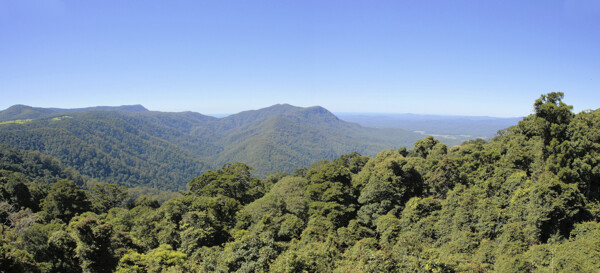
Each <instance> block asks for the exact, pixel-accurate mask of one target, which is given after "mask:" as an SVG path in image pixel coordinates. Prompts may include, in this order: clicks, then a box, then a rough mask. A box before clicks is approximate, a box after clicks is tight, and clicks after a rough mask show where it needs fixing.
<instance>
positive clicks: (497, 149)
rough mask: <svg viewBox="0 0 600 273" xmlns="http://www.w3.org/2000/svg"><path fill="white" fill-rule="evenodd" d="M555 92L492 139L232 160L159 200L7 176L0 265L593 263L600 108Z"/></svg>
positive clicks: (299, 268) (434, 268)
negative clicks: (306, 157) (258, 172)
mask: <svg viewBox="0 0 600 273" xmlns="http://www.w3.org/2000/svg"><path fill="white" fill-rule="evenodd" d="M562 98H563V94H562V93H550V94H547V95H543V96H542V97H541V98H540V99H539V100H538V101H536V103H535V104H534V109H535V114H533V115H531V116H529V117H526V118H525V119H523V120H522V121H521V122H519V124H518V125H516V126H513V127H511V128H508V129H506V130H503V131H502V132H499V134H498V136H497V137H495V138H494V139H493V140H491V141H489V142H486V141H483V140H473V141H469V142H465V143H463V144H462V145H459V146H454V147H451V148H448V147H447V146H446V145H445V144H443V143H441V142H440V141H438V140H436V139H434V138H433V137H427V138H425V139H422V140H419V141H417V142H415V144H414V147H413V149H411V150H407V149H404V148H401V149H398V150H386V151H382V152H380V153H379V154H378V155H376V156H374V157H367V156H362V155H360V154H358V153H352V154H348V155H343V156H341V157H338V158H336V159H334V160H331V161H330V160H322V161H319V162H316V163H314V164H313V165H311V166H310V167H309V168H304V169H297V170H296V171H294V173H293V174H290V175H287V174H284V173H275V174H271V175H269V176H267V177H266V178H264V179H258V178H255V177H253V176H251V175H250V170H251V168H250V167H248V166H247V165H245V164H242V163H233V164H226V165H225V166H223V168H221V169H220V170H217V171H211V172H207V173H205V174H204V175H202V176H200V177H197V178H195V179H193V180H192V181H191V182H190V183H189V191H187V192H185V193H184V194H183V195H182V196H180V197H176V198H172V199H170V200H168V201H166V202H164V203H162V205H159V203H158V202H156V200H153V199H151V198H147V197H140V198H138V199H137V200H136V201H135V202H133V203H129V204H127V202H125V201H123V200H126V196H124V194H123V192H124V189H121V190H119V189H120V188H119V187H117V186H114V185H109V184H98V185H97V186H96V187H95V188H92V189H90V190H89V191H84V190H81V189H79V188H78V187H77V186H76V185H75V184H74V183H73V182H69V181H67V180H61V181H59V182H57V183H55V184H53V185H52V187H51V188H50V189H49V191H48V192H47V194H46V195H45V196H43V198H41V199H39V198H38V199H35V198H32V197H31V196H34V195H36V194H32V193H31V192H32V190H31V187H29V186H31V185H30V184H28V183H26V182H21V183H24V184H19V183H20V182H18V181H16V180H15V179H17V178H15V177H17V176H16V175H15V174H14V173H10V174H9V173H7V174H5V175H4V176H3V180H2V187H3V188H2V190H3V191H2V192H3V195H2V198H3V203H2V208H3V211H2V214H1V215H0V216H1V217H2V218H1V220H3V225H2V239H1V240H0V257H2V258H1V259H0V270H4V271H10V270H21V271H28V272H49V271H56V272H58V271H60V272H112V271H116V272H162V271H165V272H262V271H272V272H486V271H496V272H596V271H598V270H599V269H600V260H598V258H597V257H598V256H599V255H600V248H599V247H598V246H600V223H598V219H600V180H599V178H600V164H598V163H599V161H598V160H600V155H599V154H598V153H599V152H600V129H598V128H600V126H599V125H600V110H596V111H586V112H582V113H579V114H573V113H572V112H571V107H570V106H568V105H566V104H564V103H563V102H562ZM18 185H25V187H22V186H18ZM28 191H29V195H28V194H27V192H28ZM36 200H40V201H39V202H38V201H36ZM36 202H37V205H36Z"/></svg>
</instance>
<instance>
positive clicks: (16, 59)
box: [0, 0, 600, 116]
mask: <svg viewBox="0 0 600 273" xmlns="http://www.w3.org/2000/svg"><path fill="white" fill-rule="evenodd" d="M551 91H563V92H565V93H566V96H565V102H567V103H569V104H571V105H574V106H575V110H576V111H581V110H585V109H597V108H600V1H596V0H565V1H552V0H544V1H491V0H490V1H447V0H444V1H427V0H424V1H417V0H411V1H399V0H397V1H377V0H373V1H348V0H343V1H324V0H320V1H286V0H273V1H263V0H256V1H248V0H244V1H226V0H221V1H202V0H201V1H147V0H145V1H124V0H118V1H108V0H102V1H82V0H73V1H60V0H0V109H5V108H7V107H9V106H11V105H13V104H26V105H32V106H39V107H65V108H75V107H86V106H94V105H123V104H143V105H144V106H146V107H147V108H149V109H151V110H159V111H185V110H191V111H196V112H200V113H205V114H211V113H235V112H239V111H242V110H248V109H257V108H261V107H266V106H270V105H272V104H276V103H289V104H292V105H297V106H312V105H321V106H323V107H326V108H328V109H329V110H331V111H334V112H391V113H429V114H458V115H490V116H523V115H527V114H530V113H531V111H532V104H533V101H534V100H535V99H536V98H538V97H539V95H540V94H542V93H547V92H551Z"/></svg>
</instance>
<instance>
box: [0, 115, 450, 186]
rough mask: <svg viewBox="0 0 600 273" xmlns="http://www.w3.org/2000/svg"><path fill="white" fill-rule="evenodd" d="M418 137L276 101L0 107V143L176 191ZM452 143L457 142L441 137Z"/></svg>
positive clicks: (96, 174) (116, 179)
mask: <svg viewBox="0 0 600 273" xmlns="http://www.w3.org/2000/svg"><path fill="white" fill-rule="evenodd" d="M422 137H423V135H421V134H417V133H413V132H409V131H406V130H403V129H376V128H366V127H362V126H360V125H358V124H354V123H349V122H345V121H343V120H340V119H338V118H337V117H336V116H335V115H333V114H332V113H330V112H329V111H327V110H326V109H324V108H322V107H308V108H301V107H294V106H291V105H274V106H271V107H267V108H263V109H259V110H252V111H245V112H241V113H238V114H235V115H231V116H228V117H225V118H220V119H218V118H214V117H210V116H205V115H202V114H198V113H194V112H182V113H168V112H153V111H148V110H147V109H145V108H144V107H142V106H140V105H138V106H135V105H133V106H121V107H92V108H81V109H57V108H35V107H29V106H24V105H15V106H12V107H10V108H8V109H6V110H4V111H1V112H0V144H3V145H7V146H9V147H13V148H18V149H23V150H30V151H39V152H42V153H44V154H47V155H51V156H54V157H56V158H57V159H59V160H60V161H61V162H62V163H63V164H65V165H66V166H69V167H72V168H73V169H75V170H77V171H79V172H80V173H81V174H83V175H86V176H89V177H91V178H94V179H98V180H102V181H104V182H108V183H116V184H119V185H123V186H127V187H151V188H158V189H162V190H170V191H178V190H185V189H187V183H188V182H189V181H190V180H191V179H192V178H194V177H196V176H198V175H200V174H202V173H204V172H206V171H207V170H214V169H218V168H219V167H220V166H222V165H223V164H225V163H228V162H243V163H245V164H247V165H250V166H252V167H253V171H252V173H253V175H256V176H258V177H262V178H264V177H266V175H267V174H269V173H272V172H277V171H282V172H287V173H291V172H293V171H294V170H295V169H297V168H301V167H304V166H309V165H310V164H311V163H312V162H314V161H317V160H321V159H330V160H333V159H335V158H337V157H339V156H341V155H343V154H347V153H351V152H359V153H361V154H364V155H375V154H377V153H378V152H379V151H381V150H383V149H389V148H393V147H401V146H404V147H409V146H411V145H412V143H413V142H414V141H416V140H418V139H420V138H422ZM441 140H443V141H446V143H456V144H457V141H456V139H453V138H449V139H441Z"/></svg>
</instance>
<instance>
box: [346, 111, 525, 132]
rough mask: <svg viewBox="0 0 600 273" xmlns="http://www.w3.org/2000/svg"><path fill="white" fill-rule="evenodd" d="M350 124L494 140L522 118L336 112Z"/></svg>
mask: <svg viewBox="0 0 600 273" xmlns="http://www.w3.org/2000/svg"><path fill="white" fill-rule="evenodd" d="M336 115H337V116H338V117H339V118H341V119H343V120H345V121H348V122H356V123H358V124H360V125H362V126H365V127H372V128H402V129H405V130H408V131H421V132H424V134H425V135H446V136H459V137H460V136H464V137H466V138H491V137H493V136H495V135H496V133H497V131H498V130H502V129H504V128H508V127H510V126H513V125H516V124H517V123H518V122H519V120H521V119H522V117H514V118H499V117H488V116H450V115H447V116H444V115H422V114H390V113H336Z"/></svg>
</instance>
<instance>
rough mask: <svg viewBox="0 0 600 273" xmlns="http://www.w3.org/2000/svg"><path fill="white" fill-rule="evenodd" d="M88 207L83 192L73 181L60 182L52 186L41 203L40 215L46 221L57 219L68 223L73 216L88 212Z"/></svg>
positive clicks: (88, 203) (89, 205) (88, 204)
mask: <svg viewBox="0 0 600 273" xmlns="http://www.w3.org/2000/svg"><path fill="white" fill-rule="evenodd" d="M90 207H91V204H90V202H89V201H88V199H87V196H86V194H85V191H83V190H81V189H79V188H78V187H77V185H75V183H74V182H73V181H70V180H60V181H58V182H56V183H54V185H52V187H51V188H50V191H49V192H48V195H47V196H46V198H44V200H43V201H42V214H43V215H44V217H45V218H46V219H47V220H48V221H50V220H52V219H54V218H57V219H60V220H62V221H63V222H64V223H68V222H69V220H70V219H71V218H72V217H73V216H75V215H78V214H80V213H83V212H86V211H89V210H90Z"/></svg>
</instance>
